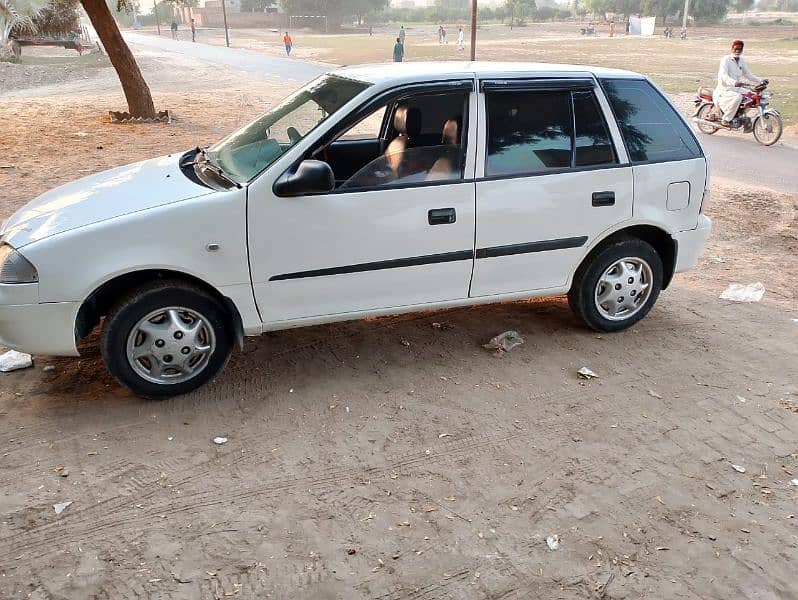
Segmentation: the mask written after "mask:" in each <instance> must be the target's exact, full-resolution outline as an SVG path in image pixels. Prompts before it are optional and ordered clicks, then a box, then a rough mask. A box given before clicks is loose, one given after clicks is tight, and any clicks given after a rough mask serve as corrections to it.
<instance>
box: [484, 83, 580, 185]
mask: <svg viewBox="0 0 798 600" xmlns="http://www.w3.org/2000/svg"><path fill="white" fill-rule="evenodd" d="M487 109H488V157H487V164H486V165H485V174H486V175H488V176H492V175H511V174H522V173H534V172H539V171H546V170H548V169H563V168H568V167H570V166H571V154H572V150H571V137H572V135H571V134H572V131H573V117H572V116H571V97H570V92H567V91H564V92H534V91H532V92H530V91H520V90H519V91H514V92H513V91H507V92H505V91H502V92H495V93H490V94H488V95H487Z"/></svg>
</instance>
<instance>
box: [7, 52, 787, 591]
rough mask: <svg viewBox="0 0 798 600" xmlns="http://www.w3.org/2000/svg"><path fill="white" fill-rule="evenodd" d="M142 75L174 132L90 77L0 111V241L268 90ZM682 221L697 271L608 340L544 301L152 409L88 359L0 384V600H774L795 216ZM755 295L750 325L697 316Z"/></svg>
mask: <svg viewBox="0 0 798 600" xmlns="http://www.w3.org/2000/svg"><path fill="white" fill-rule="evenodd" d="M178 61H182V62H178ZM142 67H143V68H144V70H145V75H146V76H147V77H148V78H149V79H150V81H151V82H152V87H153V90H154V94H155V99H156V104H157V106H158V107H159V108H169V109H170V110H172V112H173V114H174V116H175V120H174V122H173V123H172V124H170V125H164V124H158V125H137V126H127V125H111V124H110V123H108V121H107V116H105V115H107V110H111V109H120V108H124V105H123V103H122V99H121V97H120V94H119V92H118V89H117V88H116V87H115V86H116V85H117V84H116V83H115V81H114V80H113V78H112V77H111V74H110V73H107V72H103V73H102V74H98V75H97V76H96V77H94V78H93V79H92V85H91V87H90V88H89V87H87V86H86V84H85V81H84V80H82V79H80V78H78V80H77V81H74V80H73V81H72V82H71V83H70V82H66V83H63V84H61V85H60V86H59V88H58V90H56V89H55V88H53V87H48V86H43V87H42V86H40V87H31V88H29V89H28V90H27V91H26V92H25V93H24V94H23V93H22V92H21V91H17V92H10V93H9V92H6V91H4V92H2V95H0V102H1V103H2V105H1V106H2V111H3V116H9V115H10V116H11V118H10V119H4V122H6V123H10V125H9V129H6V130H5V131H4V132H3V135H2V136H0V217H5V216H7V215H9V214H10V213H11V212H12V211H13V210H15V209H16V208H18V207H20V206H21V205H22V204H24V203H25V202H26V201H27V200H28V199H30V198H32V197H34V196H35V195H37V194H39V193H41V192H43V191H45V190H46V189H49V188H51V187H53V186H55V185H58V184H60V183H63V182H66V181H69V180H71V179H74V178H75V177H78V176H81V175H85V174H88V173H92V172H96V171H99V170H102V169H105V168H108V167H111V166H114V165H118V164H124V163H127V162H131V161H134V160H138V159H143V158H146V157H151V156H154V155H158V154H163V153H167V152H179V151H181V150H184V149H186V148H188V147H191V146H192V145H196V144H205V143H208V142H210V141H213V140H214V139H216V138H218V137H220V136H221V135H223V133H225V132H227V131H229V130H230V129H231V128H234V127H236V126H237V125H239V124H241V123H243V122H245V121H246V120H247V119H249V118H251V117H253V116H254V115H256V114H257V113H259V112H260V111H262V110H263V108H264V107H265V105H267V104H268V103H269V102H273V101H274V100H275V99H276V98H278V97H281V96H283V95H284V93H285V91H286V90H285V89H283V87H282V86H281V84H279V83H275V82H268V81H263V80H256V79H254V78H247V77H246V76H244V75H241V74H235V73H231V72H219V70H218V69H211V68H209V67H208V66H206V65H203V64H201V63H196V62H193V61H188V60H185V59H179V58H176V57H173V56H172V57H165V56H157V55H152V56H149V57H145V58H144V59H143V60H142ZM55 91H60V93H61V95H60V96H59V97H56V96H55V95H54V92H55ZM198 107H201V110H200V109H198ZM9 133H10V135H8V134H9ZM706 212H707V213H708V214H709V215H710V216H711V217H712V218H713V219H714V224H715V227H714V230H713V233H712V237H711V239H710V242H709V245H708V247H707V249H706V251H705V253H704V256H703V258H702V260H701V262H700V264H699V266H698V267H697V268H696V269H695V270H693V271H691V272H690V273H687V274H684V275H680V276H677V277H676V279H675V281H674V282H673V284H672V286H671V287H670V288H669V289H668V290H667V291H666V292H664V293H663V294H662V296H661V297H660V300H659V302H658V304H657V306H656V307H655V308H654V309H653V311H652V312H651V313H650V315H649V316H648V317H647V318H646V319H645V320H644V321H643V322H641V323H640V324H639V325H637V326H636V327H634V328H633V329H632V330H629V331H626V332H623V333H619V334H613V335H607V334H602V335H599V334H596V333H592V332H589V331H586V330H584V329H582V328H581V327H579V326H578V325H577V323H576V321H575V319H574V318H573V317H572V316H571V314H570V312H569V310H568V307H567V303H566V302H565V301H564V299H562V298H554V299H549V300H544V301H535V302H520V303H512V304H505V305H497V306H488V307H479V308H463V309H457V310H451V311H446V312H436V313H422V314H414V315H407V316H401V317H394V318H385V319H376V320H368V321H361V322H350V323H344V324H337V325H328V326H320V327H312V328H305V329H300V330H292V331H285V332H276V333H270V334H267V335H265V336H263V337H261V338H259V339H253V340H248V341H247V343H246V345H245V348H244V351H243V352H235V354H234V356H233V358H232V360H231V362H230V364H229V366H228V368H227V369H226V371H225V372H224V373H223V374H222V375H221V376H220V377H219V379H218V380H216V381H215V382H214V383H212V384H211V385H209V386H207V387H205V388H203V389H201V390H199V391H198V392H196V393H194V394H191V395H189V396H185V397H181V398H177V399H173V400H168V401H164V402H158V403H153V402H147V401H143V400H140V399H138V398H136V397H133V396H131V395H130V394H129V393H127V392H126V391H124V390H123V389H121V388H120V387H119V386H118V385H117V384H116V383H115V382H114V380H113V379H112V378H111V377H110V376H109V375H108V373H107V372H106V370H105V368H104V366H103V364H102V362H101V360H100V357H99V349H98V347H97V337H96V336H93V337H91V338H90V339H89V340H87V341H86V343H85V344H84V347H83V352H84V354H83V356H82V357H81V358H80V359H66V358H63V359H62V358H48V357H39V356H37V357H35V366H34V368H33V369H29V370H25V371H19V372H16V373H11V374H5V375H0V455H1V456H2V462H1V463H0V465H2V466H1V467H0V489H1V490H2V495H0V597H2V598H14V599H16V598H33V599H36V600H43V599H62V598H69V599H73V598H74V599H86V598H92V599H93V598H98V599H118V598H141V599H145V598H146V599H151V598H152V599H161V598H175V599H183V598H185V599H195V598H202V599H224V598H246V599H256V598H257V599H260V598H308V599H311V598H312V599H317V598H322V599H325V598H329V599H332V598H346V599H352V598H364V599H366V598H369V599H375V598H376V599H381V600H388V599H399V598H413V599H418V600H421V599H432V598H452V599H454V598H457V599H460V598H501V599H508V600H509V599H515V598H518V599H520V598H568V599H570V598H595V599H598V598H695V599H699V598H701V599H706V598H717V599H724V600H726V599H729V598H735V599H736V598H750V599H770V598H794V597H796V586H795V566H796V563H797V561H798V520H797V519H796V516H795V515H796V513H798V508H797V507H796V501H797V500H798V485H793V484H791V483H790V482H791V480H794V479H796V478H798V377H797V376H798V367H796V365H798V343H797V342H798V284H796V281H798V261H796V260H795V256H796V252H798V197H796V196H795V195H792V196H790V195H784V194H777V193H772V192H769V191H767V190H762V189H756V188H753V187H744V186H741V185H739V184H737V183H735V182H730V181H715V182H714V184H713V189H712V194H711V197H710V199H709V201H708V206H707V208H706ZM754 281H761V282H762V283H764V285H765V287H766V289H767V292H766V294H765V297H764V299H763V300H762V301H761V302H760V303H757V304H737V303H733V302H728V301H723V300H720V299H719V298H718V295H719V294H720V292H721V291H722V290H723V289H724V288H725V287H726V286H727V285H728V284H729V283H731V282H742V283H749V282H754ZM509 329H515V330H517V331H519V332H520V333H521V335H522V336H523V337H524V338H525V340H526V343H525V344H524V345H522V346H520V347H518V348H516V349H514V350H512V351H511V352H510V353H508V354H507V355H505V356H503V357H496V356H494V355H492V354H491V353H488V352H487V351H485V350H484V349H482V347H481V344H482V343H484V342H485V341H487V340H488V339H489V338H490V337H492V336H494V335H496V334H497V333H499V332H501V331H505V330H509ZM582 366H588V367H590V368H591V369H592V370H593V371H595V372H596V373H598V374H599V378H598V379H594V380H591V381H582V380H580V379H578V378H577V376H576V371H577V370H578V369H579V368H580V367H582ZM215 436H225V437H227V438H228V441H227V443H226V444H224V445H215V444H213V443H212V441H211V440H212V438H213V437H215ZM732 465H738V466H742V467H744V468H745V472H738V470H735V468H734V467H733V466H732ZM64 475H66V476H64ZM796 483H798V482H796ZM67 501H70V502H72V504H71V505H69V506H68V507H67V508H66V509H65V510H64V511H63V512H62V513H61V514H59V515H56V513H55V510H54V508H53V505H54V504H56V503H61V502H67ZM554 535H556V536H558V538H559V547H558V548H557V549H556V550H551V549H549V547H548V544H547V541H546V538H547V537H548V536H554Z"/></svg>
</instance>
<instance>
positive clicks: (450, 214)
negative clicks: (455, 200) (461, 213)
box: [427, 208, 457, 225]
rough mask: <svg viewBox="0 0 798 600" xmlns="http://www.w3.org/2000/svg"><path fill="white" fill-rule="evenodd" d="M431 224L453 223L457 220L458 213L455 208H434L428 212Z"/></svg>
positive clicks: (428, 219)
mask: <svg viewBox="0 0 798 600" xmlns="http://www.w3.org/2000/svg"><path fill="white" fill-rule="evenodd" d="M427 221H429V224H430V225H451V224H452V223H454V222H455V221H457V213H456V212H455V210H454V209H453V208H433V209H432V210H430V211H429V212H428V213H427Z"/></svg>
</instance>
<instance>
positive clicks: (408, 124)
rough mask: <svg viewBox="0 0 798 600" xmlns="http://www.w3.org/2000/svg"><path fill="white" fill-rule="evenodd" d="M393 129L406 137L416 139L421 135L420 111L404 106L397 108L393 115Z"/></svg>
mask: <svg viewBox="0 0 798 600" xmlns="http://www.w3.org/2000/svg"><path fill="white" fill-rule="evenodd" d="M393 128H394V129H395V130H396V131H397V133H400V134H402V133H403V134H404V135H406V136H407V137H410V138H413V137H416V136H417V135H419V134H420V133H421V111H420V110H419V109H417V108H415V107H412V108H411V107H409V106H407V105H406V104H403V105H401V106H398V107H397V108H396V112H395V113H394V115H393Z"/></svg>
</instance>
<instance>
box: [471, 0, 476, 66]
mask: <svg viewBox="0 0 798 600" xmlns="http://www.w3.org/2000/svg"><path fill="white" fill-rule="evenodd" d="M476 56H477V0H471V60H472V61H474V60H476Z"/></svg>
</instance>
